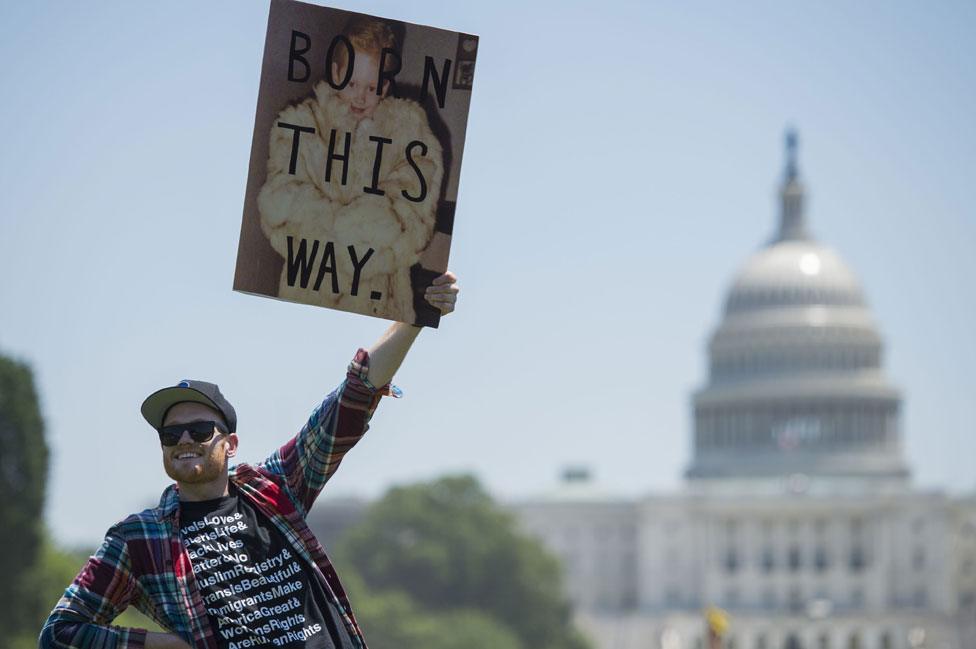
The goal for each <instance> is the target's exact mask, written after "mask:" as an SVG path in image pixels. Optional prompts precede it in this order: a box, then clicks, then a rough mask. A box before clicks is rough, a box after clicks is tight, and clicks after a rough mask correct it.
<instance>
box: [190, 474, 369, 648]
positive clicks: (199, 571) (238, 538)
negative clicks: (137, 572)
mask: <svg viewBox="0 0 976 649" xmlns="http://www.w3.org/2000/svg"><path fill="white" fill-rule="evenodd" d="M180 525H181V527H180V539H181V541H182V543H183V546H184V547H185V548H186V549H187V551H188V552H189V554H190V562H191V564H192V565H193V574H194V576H195V577H196V581H197V584H198V585H199V586H200V594H201V595H202V597H203V603H204V606H205V607H206V609H207V617H209V618H210V624H211V625H212V626H213V629H214V633H215V634H216V638H217V644H218V646H219V647H220V648H221V649H246V648H248V647H261V646H266V647H282V648H286V649H299V648H302V649H352V648H353V647H355V643H354V642H353V641H352V638H350V637H349V632H348V631H347V630H346V627H345V625H344V624H343V622H342V618H341V617H340V615H339V612H338V610H337V609H336V607H335V605H334V604H332V602H331V601H330V599H329V597H328V596H327V595H326V593H325V590H324V588H323V586H322V584H321V583H320V582H319V580H318V579H316V578H315V577H314V574H313V573H312V570H311V568H310V567H309V566H308V564H307V563H305V562H304V561H303V560H302V559H301V558H300V557H299V556H298V554H297V553H296V552H295V549H294V548H293V547H292V546H291V544H289V543H288V541H287V540H286V539H285V537H284V535H282V533H281V532H280V531H279V530H278V528H276V527H275V526H274V524H273V523H272V522H271V521H270V520H268V518H267V516H265V515H263V514H262V513H260V512H258V511H255V509H254V508H253V507H252V506H251V504H250V503H249V502H248V501H247V499H245V498H239V497H238V494H237V490H236V489H235V488H234V487H233V486H232V487H231V493H230V495H229V496H225V497H223V498H216V499H214V500H204V501H198V502H181V503H180Z"/></svg>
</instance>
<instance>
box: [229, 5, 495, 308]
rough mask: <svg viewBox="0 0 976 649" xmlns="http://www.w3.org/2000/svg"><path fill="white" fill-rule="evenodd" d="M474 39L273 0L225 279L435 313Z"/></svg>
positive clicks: (293, 295)
mask: <svg viewBox="0 0 976 649" xmlns="http://www.w3.org/2000/svg"><path fill="white" fill-rule="evenodd" d="M477 50H478V38H477V37H476V36H471V35H469V34H461V33H458V32H450V31H445V30H442V29H436V28H433V27H425V26H421V25H414V24H410V23H403V22H398V21H393V20H387V19H384V18H376V17H374V16H367V15H364V14H358V13H353V12H349V11H341V10H338V9H330V8H328V7H319V6H315V5H309V4H305V3H301V2H294V1H293V0H272V2H271V12H270V16H269V18H268V33H267V39H266V41H265V48H264V63H263V66H262V68H261V86H260V91H259V94H258V107H257V116H256V118H255V123H254V139H253V143H252V145H251V162H250V169H249V173H248V178H247V190H246V193H245V197H244V217H243V221H242V224H241V238H240V245H239V246H238V251H237V270H236V273H235V275H234V290H236V291H242V292H245V293H252V294H256V295H264V296H268V297H274V298H278V299H281V300H288V301H290V302H299V303H302V304H314V305H318V306H324V307H328V308H332V309H340V310H342V311H352V312H355V313H363V314H366V315H371V316H376V317H379V318H386V319H389V320H396V321H399V322H409V323H413V324H420V325H425V326H430V327H436V326H437V324H438V321H439V318H440V313H439V311H438V310H437V309H436V308H435V307H433V306H431V305H429V304H428V303H427V302H426V301H425V300H424V299H423V295H424V289H426V288H427V286H429V285H430V283H431V281H432V280H433V278H435V277H437V276H438V275H440V274H441V273H443V272H444V271H445V270H447V262H448V255H449V252H450V243H451V231H452V228H453V223H454V211H455V206H456V204H457V192H458V175H459V173H460V170H461V154H462V151H463V149H464V132H465V126H466V124H467V119H468V106H469V104H470V101H471V88H472V84H473V80H474V62H475V57H476V55H477Z"/></svg>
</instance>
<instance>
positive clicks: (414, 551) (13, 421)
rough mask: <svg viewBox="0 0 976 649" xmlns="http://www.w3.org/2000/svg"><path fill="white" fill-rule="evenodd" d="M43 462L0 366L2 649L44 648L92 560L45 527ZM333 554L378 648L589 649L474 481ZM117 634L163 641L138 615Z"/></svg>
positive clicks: (453, 486) (407, 507)
mask: <svg viewBox="0 0 976 649" xmlns="http://www.w3.org/2000/svg"><path fill="white" fill-rule="evenodd" d="M47 455H48V452H47V446H46V443H45V441H44V424H43V420H42V417H41V414H40V408H39V406H38V400H37V394H36V392H35V389H34V382H33V378H32V375H31V372H30V369H29V368H28V367H27V366H26V365H25V364H23V363H19V362H17V361H13V360H10V359H8V358H5V357H3V356H0V562H2V567H3V573H2V574H3V575H4V577H5V578H4V579H2V580H0V602H2V603H3V605H2V606H0V639H2V641H0V642H3V643H4V646H8V647H11V649H29V648H33V647H36V646H37V635H38V633H39V632H40V628H41V625H42V624H43V622H44V620H45V619H46V618H47V615H48V613H49V612H50V611H51V608H52V607H53V606H54V605H55V603H56V602H57V600H58V599H59V598H60V596H61V594H62V593H63V592H64V589H65V588H66V587H67V586H68V584H70V583H71V581H72V579H74V577H75V575H76V574H77V573H78V571H79V570H80V568H81V567H82V565H83V564H84V561H85V560H86V559H87V557H88V554H90V552H92V551H94V548H91V549H85V550H66V549H62V548H58V547H56V546H55V544H54V543H53V542H52V540H51V539H50V537H49V535H48V534H47V533H46V531H45V530H44V528H43V523H42V521H43V511H42V508H43V503H44V492H45V483H46V479H47ZM79 478H80V479H83V476H79ZM126 513H127V512H119V517H122V516H123V515H124V514H126ZM331 554H332V555H333V556H332V559H333V560H334V562H335V564H336V567H337V570H338V571H339V575H340V577H341V578H342V583H343V585H344V586H345V587H346V590H347V591H348V594H349V598H350V601H351V602H352V605H353V611H354V612H355V613H356V617H357V619H358V621H359V623H360V626H361V627H362V628H363V632H364V633H365V635H366V640H367V642H368V643H369V645H370V647H371V649H588V648H589V646H590V645H589V643H588V642H587V641H586V640H585V639H584V638H583V636H582V635H580V634H579V633H578V632H577V631H576V630H575V629H574V628H573V626H572V621H571V611H570V607H569V603H568V600H567V599H566V596H565V595H564V593H563V590H562V582H561V574H560V569H559V564H558V562H557V560H556V559H555V558H553V557H552V556H550V555H549V554H547V553H546V552H545V550H544V549H543V548H542V546H541V545H540V544H539V543H538V542H536V541H534V540H532V539H530V538H528V537H525V536H523V535H521V534H520V533H519V532H518V530H517V528H516V525H515V520H514V518H513V517H512V516H511V515H510V514H508V513H507V512H504V511H503V510H502V509H501V508H499V507H498V506H497V505H496V504H495V503H494V502H493V501H492V499H491V498H490V497H489V496H488V494H487V493H485V491H484V490H483V489H482V488H481V486H480V485H479V484H478V482H477V481H476V480H475V479H474V478H472V477H470V476H449V477H445V478H441V479H439V480H435V481H433V482H429V483H420V484H414V485H408V486H402V487H396V488H393V489H391V490H390V491H389V492H387V494H386V495H385V496H384V497H383V498H381V499H380V500H378V501H377V502H375V503H373V504H372V505H371V506H370V508H369V509H368V510H367V512H366V515H365V516H364V518H363V520H362V521H361V522H360V523H358V524H357V525H355V526H353V527H351V528H350V529H348V530H347V531H346V532H345V533H344V534H343V536H342V538H341V539H340V540H339V542H338V544H337V545H336V547H335V550H334V551H333V552H331ZM114 624H117V625H120V626H136V627H143V628H148V629H150V630H155V631H159V630H161V629H159V627H158V626H156V625H155V624H154V623H153V622H151V621H150V620H148V619H147V618H145V617H144V616H142V615H141V614H140V613H139V612H137V611H136V610H134V609H129V610H128V611H126V612H125V613H124V614H123V615H122V616H121V617H119V618H117V619H116V620H115V622H114Z"/></svg>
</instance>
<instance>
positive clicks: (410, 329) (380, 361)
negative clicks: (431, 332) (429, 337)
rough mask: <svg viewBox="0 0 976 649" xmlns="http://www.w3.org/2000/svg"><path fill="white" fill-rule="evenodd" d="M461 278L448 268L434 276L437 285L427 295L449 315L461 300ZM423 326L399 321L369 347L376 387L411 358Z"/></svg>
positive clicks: (389, 378)
mask: <svg viewBox="0 0 976 649" xmlns="http://www.w3.org/2000/svg"><path fill="white" fill-rule="evenodd" d="M457 294H458V285H457V277H456V276H455V275H454V273H452V272H451V271H447V272H446V273H444V274H443V275H441V276H440V277H437V278H435V279H434V282H433V285H431V286H429V287H428V288H427V292H426V294H425V297H426V299H427V301H428V302H430V303H431V304H432V305H434V306H435V307H437V308H439V309H440V310H441V314H442V315H447V314H448V313H450V312H452V311H453V310H454V306H455V304H456V303H457ZM420 330H421V327H417V326H415V325H410V324H406V323H404V322H395V323H393V324H392V325H391V326H390V328H389V329H387V330H386V332H385V333H384V334H383V336H382V337H380V339H379V340H377V341H376V344H375V345H373V347H372V348H371V349H370V350H369V371H368V373H367V375H366V379H367V380H368V381H369V382H370V383H371V384H372V385H374V386H376V387H381V386H384V385H386V384H387V383H389V382H390V381H392V380H393V375H394V374H396V371H397V370H398V369H400V364H401V363H403V359H404V358H406V357H407V352H409V351H410V346H411V345H413V341H414V340H416V339H417V335H418V334H419V333H420Z"/></svg>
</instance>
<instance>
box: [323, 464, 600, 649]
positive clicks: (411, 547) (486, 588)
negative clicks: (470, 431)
mask: <svg viewBox="0 0 976 649" xmlns="http://www.w3.org/2000/svg"><path fill="white" fill-rule="evenodd" d="M338 550H339V556H340V557H342V558H344V559H345V561H341V562H340V565H342V564H343V563H345V564H346V565H351V566H353V568H354V569H355V570H356V571H357V572H358V574H359V575H360V576H361V577H362V580H363V582H364V583H365V586H366V588H367V589H368V590H369V591H370V592H373V593H387V594H389V593H393V594H396V593H401V594H405V595H406V596H408V598H409V599H407V600H406V602H405V603H404V602H401V603H400V604H397V603H396V602H395V601H394V600H393V599H389V600H386V601H385V602H384V603H383V605H385V606H388V607H389V608H390V609H391V610H395V609H396V606H398V605H399V606H406V605H407V604H408V603H409V602H410V601H412V602H413V603H415V604H416V605H417V606H419V607H421V608H422V609H423V610H427V611H430V612H433V613H436V614H438V615H448V614H451V613H454V612H460V611H466V612H467V613H466V614H470V613H471V612H479V613H480V614H481V615H485V616H488V617H490V618H491V619H493V620H494V621H495V622H496V623H499V624H502V625H504V626H505V627H508V629H510V630H511V632H513V633H514V634H515V636H516V637H517V638H518V640H519V642H520V644H521V645H522V646H523V647H526V648H531V649H582V648H585V647H587V646H588V644H587V642H586V641H585V640H584V639H583V638H582V636H581V635H580V634H579V633H578V632H576V630H575V629H574V628H573V626H572V622H571V611H570V607H569V603H568V601H567V599H566V597H565V596H564V594H563V592H562V583H561V571H560V566H559V563H558V561H557V560H556V559H555V558H554V557H552V556H551V555H549V554H548V553H547V552H546V551H545V550H544V548H543V547H542V546H541V545H540V544H539V543H538V542H537V541H535V540H534V539H531V538H529V537H526V536H523V535H521V534H520V533H519V532H518V530H517V528H516V524H515V520H514V518H513V516H512V515H511V514H509V513H507V512H505V511H503V510H502V509H501V508H499V507H498V506H497V505H495V503H494V502H493V501H492V499H491V498H490V497H489V496H488V495H487V494H486V493H485V492H484V490H483V489H482V488H481V486H480V485H479V484H478V482H477V480H475V479H474V478H473V477H471V476H449V477H445V478H441V479H439V480H436V481H434V482H431V483H424V484H416V485H410V486H405V487H397V488H394V489H391V490H390V491H389V492H387V494H386V495H385V496H384V497H383V498H382V499H380V500H379V501H378V502H376V503H375V504H373V505H372V506H371V507H370V508H369V510H368V511H367V514H366V516H365V518H364V520H363V521H362V522H361V523H360V524H358V525H356V526H355V527H353V528H351V529H350V530H349V531H348V532H347V533H346V534H345V535H344V536H343V538H342V540H341V541H340V543H339V548H338ZM388 597H393V595H388ZM354 604H356V606H357V608H358V603H356V602H355V601H354ZM394 617H395V616H394V615H393V614H392V613H391V614H388V618H391V619H392V618H394ZM469 619H470V618H469ZM435 621H437V620H435ZM440 621H441V622H443V621H444V619H443V618H441V619H440ZM364 627H365V629H366V632H367V633H369V632H370V627H369V626H368V625H367V624H366V622H365V621H364ZM441 634H442V635H443V634H444V628H441ZM377 646H384V644H378V645H377ZM385 646H395V645H385ZM450 646H461V645H457V644H456V643H455V644H451V645H450Z"/></svg>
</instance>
